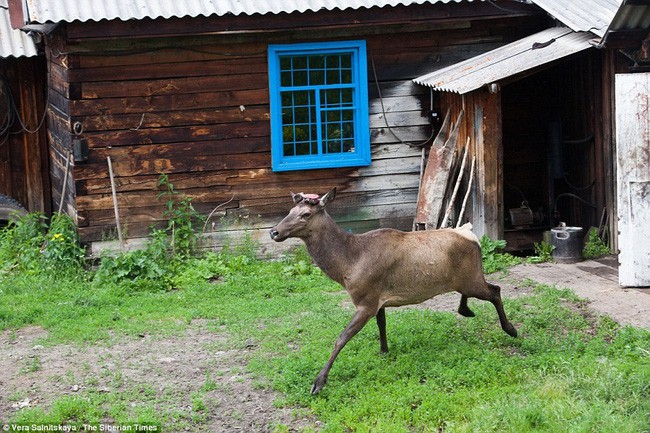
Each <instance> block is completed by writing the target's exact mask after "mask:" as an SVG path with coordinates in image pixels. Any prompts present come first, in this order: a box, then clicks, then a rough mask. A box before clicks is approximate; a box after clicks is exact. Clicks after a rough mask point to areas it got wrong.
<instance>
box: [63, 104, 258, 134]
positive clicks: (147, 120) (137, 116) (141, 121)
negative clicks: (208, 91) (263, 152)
mask: <svg viewBox="0 0 650 433" xmlns="http://www.w3.org/2000/svg"><path fill="white" fill-rule="evenodd" d="M269 118H270V116H269V107H268V105H262V106H259V105H248V106H243V105H241V106H237V107H223V108H213V107H212V108H200V109H188V110H174V111H157V112H147V113H133V114H110V115H99V116H81V117H74V118H73V119H72V122H76V121H79V122H81V123H82V124H83V126H84V131H86V132H95V131H111V130H120V129H124V130H134V129H146V128H163V127H179V126H192V125H210V124H219V123H237V122H264V121H265V122H268V121H269Z"/></svg>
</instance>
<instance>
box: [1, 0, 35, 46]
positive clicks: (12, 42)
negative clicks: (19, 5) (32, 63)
mask: <svg viewBox="0 0 650 433" xmlns="http://www.w3.org/2000/svg"><path fill="white" fill-rule="evenodd" d="M7 7H8V5H7V0H0V58H4V57H33V56H36V55H38V51H37V50H36V44H35V43H34V41H33V40H32V38H31V37H30V36H28V35H27V34H25V33H24V32H22V31H20V30H14V29H13V28H11V22H10V20H9V10H8V9H7Z"/></svg>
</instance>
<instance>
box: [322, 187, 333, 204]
mask: <svg viewBox="0 0 650 433" xmlns="http://www.w3.org/2000/svg"><path fill="white" fill-rule="evenodd" d="M334 197H336V187H334V188H332V190H331V191H330V192H328V193H327V194H325V195H324V196H322V197H321V199H320V206H321V207H325V206H327V204H328V203H329V202H331V201H332V200H334Z"/></svg>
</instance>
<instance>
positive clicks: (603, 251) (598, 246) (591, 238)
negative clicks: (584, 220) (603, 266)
mask: <svg viewBox="0 0 650 433" xmlns="http://www.w3.org/2000/svg"><path fill="white" fill-rule="evenodd" d="M607 254H611V250H610V249H609V247H608V246H607V245H605V243H604V242H603V241H602V239H600V236H598V229H596V228H595V227H594V228H592V229H591V230H589V234H588V238H587V242H585V246H584V249H583V250H582V257H584V258H585V259H594V258H597V257H601V256H605V255H607Z"/></svg>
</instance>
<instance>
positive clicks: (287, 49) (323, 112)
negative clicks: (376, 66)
mask: <svg viewBox="0 0 650 433" xmlns="http://www.w3.org/2000/svg"><path fill="white" fill-rule="evenodd" d="M268 53H269V90H270V102H271V160H272V166H273V170H274V171H286V170H306V169H316V168H333V167H353V166H364V165H369V164H370V130H369V126H368V74H367V62H366V43H365V41H343V42H320V43H306V44H290V45H269V50H268Z"/></svg>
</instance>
